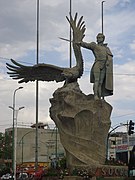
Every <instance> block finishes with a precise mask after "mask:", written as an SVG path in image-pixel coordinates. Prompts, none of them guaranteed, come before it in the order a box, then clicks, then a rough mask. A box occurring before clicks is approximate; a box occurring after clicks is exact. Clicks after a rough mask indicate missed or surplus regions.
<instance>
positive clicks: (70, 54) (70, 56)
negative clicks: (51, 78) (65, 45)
mask: <svg viewBox="0 0 135 180" xmlns="http://www.w3.org/2000/svg"><path fill="white" fill-rule="evenodd" d="M69 15H70V20H71V15H72V0H70V10H69ZM69 39H70V44H69V46H70V49H69V58H70V66H69V67H70V68H71V67H72V28H71V25H70V37H69Z"/></svg>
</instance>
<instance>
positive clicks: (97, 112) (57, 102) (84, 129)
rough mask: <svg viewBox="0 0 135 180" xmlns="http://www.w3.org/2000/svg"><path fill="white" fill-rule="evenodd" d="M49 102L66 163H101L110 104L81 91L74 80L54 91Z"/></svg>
mask: <svg viewBox="0 0 135 180" xmlns="http://www.w3.org/2000/svg"><path fill="white" fill-rule="evenodd" d="M50 102H51V105H52V106H51V108H50V116H51V118H52V119H53V121H54V122H55V123H56V125H57V127H58V130H59V134H60V138H61V143H62V144H63V146H64V148H65V151H66V155H67V164H68V166H69V167H76V166H78V167H79V166H91V165H93V164H94V165H100V164H104V162H105V154H106V138H107V134H108V131H109V128H110V124H111V123H110V115H111V111H112V107H111V106H110V105H109V104H108V103H107V102H105V101H102V100H98V101H95V100H94V97H93V95H85V94H83V93H82V92H81V90H80V89H79V86H78V84H77V83H70V84H68V85H67V86H64V87H62V88H59V89H58V90H56V91H55V92H54V94H53V98H52V99H50Z"/></svg>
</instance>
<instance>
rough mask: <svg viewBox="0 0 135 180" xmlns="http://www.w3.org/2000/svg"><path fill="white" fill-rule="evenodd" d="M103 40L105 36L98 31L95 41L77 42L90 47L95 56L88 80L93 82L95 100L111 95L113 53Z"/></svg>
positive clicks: (84, 46)
mask: <svg viewBox="0 0 135 180" xmlns="http://www.w3.org/2000/svg"><path fill="white" fill-rule="evenodd" d="M104 40H105V36H104V35H103V34H102V33H99V34H98V35H97V43H95V42H91V43H86V42H83V41H82V42H79V43H78V44H79V45H80V46H82V47H83V48H87V49H90V50H91V51H92V52H93V54H94V56H95V62H94V64H93V66H92V69H91V75H90V82H91V83H94V85H93V91H94V98H95V100H98V99H101V97H103V98H104V96H110V95H113V60H112V57H113V55H112V53H111V51H110V49H109V47H107V44H104Z"/></svg>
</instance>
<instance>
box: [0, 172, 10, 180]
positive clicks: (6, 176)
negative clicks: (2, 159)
mask: <svg viewBox="0 0 135 180" xmlns="http://www.w3.org/2000/svg"><path fill="white" fill-rule="evenodd" d="M11 178H12V176H11V175H10V174H9V173H7V174H5V175H3V176H2V177H1V179H11Z"/></svg>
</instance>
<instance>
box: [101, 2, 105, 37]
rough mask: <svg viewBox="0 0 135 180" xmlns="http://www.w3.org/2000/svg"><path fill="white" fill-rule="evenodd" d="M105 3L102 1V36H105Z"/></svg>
mask: <svg viewBox="0 0 135 180" xmlns="http://www.w3.org/2000/svg"><path fill="white" fill-rule="evenodd" d="M104 2H105V1H102V2H101V3H102V6H101V17H102V34H104V11H103V7H104Z"/></svg>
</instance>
